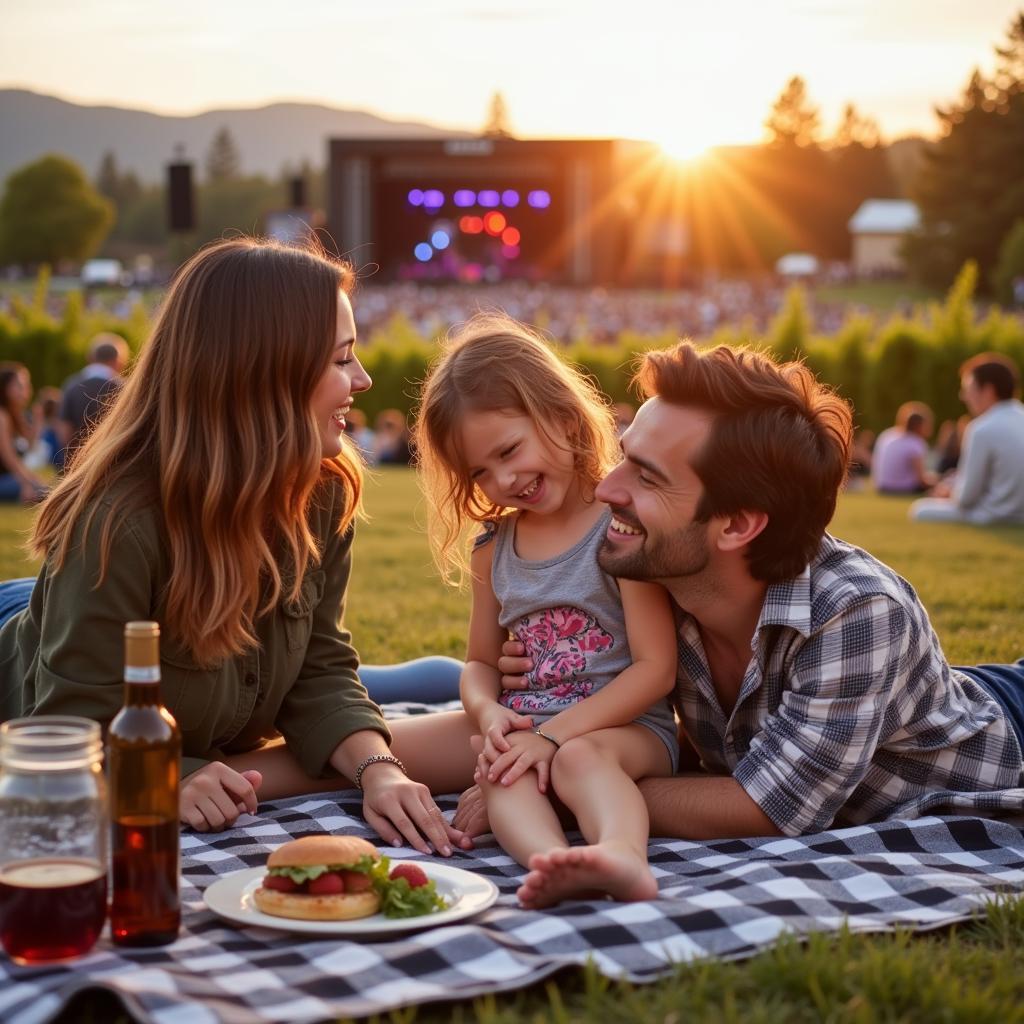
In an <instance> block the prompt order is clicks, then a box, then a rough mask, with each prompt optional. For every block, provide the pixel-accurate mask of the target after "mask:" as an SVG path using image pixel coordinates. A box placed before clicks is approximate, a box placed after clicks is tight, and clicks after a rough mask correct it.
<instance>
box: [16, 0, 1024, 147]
mask: <svg viewBox="0 0 1024 1024" xmlns="http://www.w3.org/2000/svg"><path fill="white" fill-rule="evenodd" d="M1019 7H1020V0H1017V2H1007V0H928V2H924V0H886V2H881V0H725V2H717V3H711V4H708V3H705V2H701V3H696V2H688V0H674V2H672V0H663V2H655V0H625V2H623V0H616V2H614V3H611V2H607V0H493V2H490V3H481V2H473V0H370V2H365V0H363V2H358V3H353V2H350V0H293V2H292V3H289V4H282V3H274V2H270V0H218V2H217V3H209V2H208V0H176V2H174V3H172V4H144V3H139V2H138V0H33V2H32V3H31V5H30V4H29V3H26V2H25V0H0V19H2V21H0V24H2V25H3V30H2V32H0V86H3V87H23V88H29V89H34V90H37V91H39V92H45V93H51V94H54V95H57V96H60V97H62V98H65V99H70V100H73V101H76V102H87V103H105V104H113V105H117V106H126V107H144V108H147V109H152V110H157V111H160V112H164V113H193V112H198V111H202V110H207V109H211V108H216V107H224V106H259V105H262V104H265V103H267V102H271V101H274V100H280V99H291V100H311V101H316V102H323V103H327V104H330V105H332V106H340V107H355V108H361V109H366V110H371V111H373V112H375V113H379V114H383V115H385V116H389V117H396V118H403V119H416V120H424V121H429V122H432V123H435V124H441V125H446V126H450V127H454V128H469V129H475V128H478V127H479V126H480V125H481V123H482V121H483V119H484V116H485V112H486V109H487V103H488V98H489V96H490V94H491V93H492V92H493V91H494V90H495V89H500V90H501V91H502V92H503V93H504V95H505V98H506V101H507V104H508V108H509V112H510V115H511V122H512V128H513V130H514V131H515V132H516V133H517V134H520V135H523V136H565V135H578V136H623V137H631V138H649V139H654V140H655V141H659V142H665V143H668V144H672V145H674V146H675V147H676V148H683V149H689V150H692V151H696V150H699V149H701V148H704V147H706V146H708V145H712V144H716V143H736V142H752V141H757V140H758V139H760V138H761V136H762V130H763V129H762V124H763V121H764V118H765V115H766V113H767V110H768V107H769V105H770V104H771V102H772V100H773V99H774V98H775V97H776V96H777V95H778V93H779V92H780V91H781V89H782V87H783V86H784V85H785V83H786V81H787V79H788V78H789V77H790V76H791V75H794V74H799V75H802V76H803V77H804V78H805V80H806V81H807V83H808V88H809V91H810V94H811V98H812V99H813V100H814V101H815V102H816V103H818V104H819V105H820V107H821V109H822V115H823V119H824V126H825V129H826V131H831V129H832V128H833V127H834V125H835V122H836V119H837V117H838V114H839V111H840V109H841V107H842V104H843V103H844V102H845V101H846V100H853V101H854V102H855V103H856V104H857V105H858V107H859V108H860V110H861V112H862V113H865V114H870V115H871V116H873V117H875V118H876V119H877V120H878V121H879V123H880V124H881V126H882V129H883V132H884V134H885V135H886V136H887V137H889V138H893V137H897V136H899V135H903V134H908V133H922V134H930V133H932V132H934V130H935V124H936V122H935V118H934V115H933V112H932V107H933V106H934V105H935V104H936V103H939V104H941V103H945V102H948V101H950V100H952V99H954V98H955V97H956V96H958V95H959V93H960V91H961V89H962V87H963V85H964V83H965V82H966V80H967V77H968V75H969V74H970V71H971V69H972V68H973V67H975V66H979V67H981V68H982V69H983V70H985V71H988V70H990V69H991V67H992V64H993V44H995V43H997V42H1001V41H1002V40H1003V38H1004V37H1005V33H1006V29H1007V26H1008V25H1009V23H1010V20H1011V18H1012V17H1013V15H1014V13H1015V11H1016V10H1018V9H1019Z"/></svg>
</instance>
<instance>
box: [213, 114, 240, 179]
mask: <svg viewBox="0 0 1024 1024" xmlns="http://www.w3.org/2000/svg"><path fill="white" fill-rule="evenodd" d="M241 166H242V160H241V157H240V156H239V153H238V146H237V145H236V144H235V138H234V136H233V135H232V134H231V130H230V129H229V128H228V127H227V126H226V125H225V126H224V127H223V128H221V129H220V130H219V131H218V132H217V134H216V135H215V136H214V137H213V142H211V143H210V148H209V149H208V150H207V151H206V180H207V181H209V182H214V181H218V182H219V181H233V180H234V179H236V178H237V177H238V176H239V174H240V173H241Z"/></svg>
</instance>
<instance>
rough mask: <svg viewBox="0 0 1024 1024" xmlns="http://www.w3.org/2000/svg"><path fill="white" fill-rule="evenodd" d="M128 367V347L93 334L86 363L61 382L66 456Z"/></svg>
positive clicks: (84, 434)
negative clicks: (82, 367)
mask: <svg viewBox="0 0 1024 1024" xmlns="http://www.w3.org/2000/svg"><path fill="white" fill-rule="evenodd" d="M127 365H128V345H127V344H126V343H125V340H124V338H122V337H120V335H117V334H109V333H104V334H97V335H96V337H95V338H93V342H92V345H91V347H90V349H89V364H88V366H86V367H85V368H84V369H82V370H79V372H78V373H76V374H74V375H73V376H71V377H69V378H68V379H67V380H66V381H65V382H64V400H63V402H62V403H61V408H60V419H61V430H62V433H63V437H62V440H63V442H64V447H65V448H66V449H67V452H68V456H69V457H70V456H71V455H72V454H73V453H74V451H75V450H76V449H77V448H78V447H80V445H81V444H82V442H83V441H84V440H85V438H86V437H87V436H88V434H89V431H90V430H91V429H92V428H93V427H94V426H95V424H96V421H97V420H98V419H99V417H100V416H101V415H102V414H103V411H104V409H105V408H106V404H107V402H108V400H109V399H111V398H112V397H113V396H114V394H115V393H116V392H117V390H118V388H120V387H121V374H122V372H123V371H124V368H125V366H127Z"/></svg>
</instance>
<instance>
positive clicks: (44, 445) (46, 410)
mask: <svg viewBox="0 0 1024 1024" xmlns="http://www.w3.org/2000/svg"><path fill="white" fill-rule="evenodd" d="M62 399H63V395H62V394H61V390H60V388H53V387H46V388H40V389H39V391H38V392H37V393H36V402H35V405H34V406H33V426H35V421H36V418H37V417H38V424H39V439H38V440H37V441H36V443H35V445H34V446H33V447H32V448H31V449H29V451H28V452H27V453H26V454H25V458H24V460H23V461H24V463H25V465H26V467H27V468H29V469H31V470H36V469H42V468H43V467H44V466H53V468H54V469H55V470H57V472H58V473H59V472H61V470H62V469H63V468H64V445H63V443H62V441H61V437H62V436H63V435H62V431H61V429H60V416H59V413H60V406H61V401H62Z"/></svg>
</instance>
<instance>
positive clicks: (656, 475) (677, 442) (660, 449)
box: [597, 398, 713, 580]
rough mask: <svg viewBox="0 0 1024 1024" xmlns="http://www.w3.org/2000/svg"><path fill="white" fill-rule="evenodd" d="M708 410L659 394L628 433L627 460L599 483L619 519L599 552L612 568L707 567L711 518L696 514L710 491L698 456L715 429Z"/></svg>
mask: <svg viewBox="0 0 1024 1024" xmlns="http://www.w3.org/2000/svg"><path fill="white" fill-rule="evenodd" d="M712 421H713V420H712V416H711V414H710V413H708V412H705V411H704V410H701V409H695V408H691V407H689V406H681V405H672V404H670V403H668V402H664V401H662V400H661V399H660V398H652V399H650V400H649V401H647V402H645V403H644V405H643V406H641V408H640V411H639V412H638V413H637V415H636V418H635V419H634V420H633V424H632V426H630V428H629V429H628V430H627V431H626V432H625V433H624V434H623V435H622V452H623V460H622V462H621V463H619V465H618V466H616V467H615V469H613V470H612V471H611V472H610V473H609V474H608V476H606V477H605V479H604V480H602V481H601V483H600V485H599V486H598V488H597V497H598V498H599V499H600V500H601V501H603V502H606V503H607V504H608V505H609V506H611V510H612V523H611V526H610V527H609V529H608V533H607V535H606V537H605V539H604V542H603V544H602V545H601V550H600V552H599V553H598V561H599V563H600V565H601V568H602V569H604V570H605V572H608V573H610V574H611V575H613V576H619V577H622V578H624V579H636V580H665V579H672V578H678V577H683V576H693V575H696V574H698V573H700V572H702V571H703V570H704V569H705V567H706V566H707V564H708V560H709V558H710V553H709V545H708V523H706V522H703V523H702V522H698V521H697V520H696V519H695V518H694V517H695V514H696V511H697V507H698V505H699V504H700V499H701V496H702V494H703V493H704V489H703V486H702V484H701V482H700V478H699V477H698V476H697V474H696V472H695V471H694V470H693V467H692V461H693V459H694V457H695V456H696V454H697V453H698V452H700V450H701V448H702V447H703V445H704V443H705V442H706V440H707V438H708V434H709V433H710V431H711V425H712Z"/></svg>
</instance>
